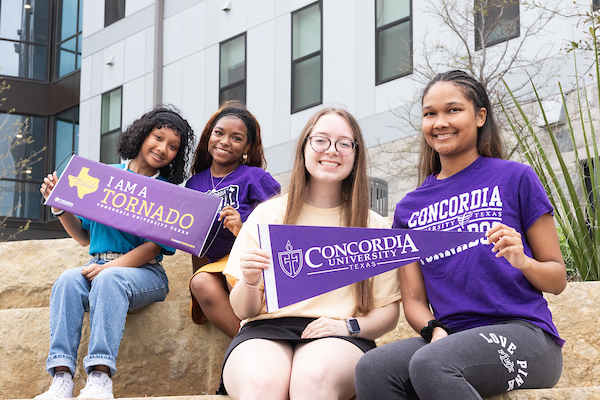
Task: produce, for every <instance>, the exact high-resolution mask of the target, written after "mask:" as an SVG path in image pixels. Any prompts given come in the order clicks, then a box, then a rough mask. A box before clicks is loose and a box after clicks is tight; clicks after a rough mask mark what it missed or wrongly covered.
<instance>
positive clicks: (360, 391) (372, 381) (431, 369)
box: [356, 321, 562, 400]
mask: <svg viewBox="0 0 600 400" xmlns="http://www.w3.org/2000/svg"><path fill="white" fill-rule="evenodd" d="M561 372H562V349H561V347H560V346H559V345H558V344H557V343H556V342H555V341H554V340H553V338H552V336H550V335H549V334H547V333H545V332H544V331H543V330H542V329H540V328H538V327H537V326H535V325H532V324H529V323H527V322H522V321H511V322H507V323H502V324H497V325H490V326H484V327H479V328H473V329H468V330H466V331H462V332H457V333H454V334H452V335H450V336H448V337H445V338H443V339H440V340H438V341H436V342H433V343H430V344H428V343H426V342H425V340H423V339H422V338H420V337H415V338H410V339H404V340H399V341H396V342H393V343H389V344H386V345H384V346H381V347H378V348H376V349H373V350H371V351H368V352H367V353H365V355H364V356H363V357H362V358H361V359H360V360H359V362H358V365H357V366H356V397H357V399H358V400H368V399H373V400H375V399H376V400H384V399H421V400H435V399H446V400H452V399H457V400H465V399H481V398H482V397H491V396H495V395H498V394H502V393H504V392H506V391H509V390H513V389H533V388H547V387H552V386H554V385H555V384H556V382H557V381H558V379H559V378H560V374H561Z"/></svg>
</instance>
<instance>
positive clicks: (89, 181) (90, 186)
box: [69, 167, 100, 199]
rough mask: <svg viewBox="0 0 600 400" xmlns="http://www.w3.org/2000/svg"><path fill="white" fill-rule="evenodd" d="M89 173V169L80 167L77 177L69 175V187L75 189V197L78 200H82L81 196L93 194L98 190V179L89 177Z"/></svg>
mask: <svg viewBox="0 0 600 400" xmlns="http://www.w3.org/2000/svg"><path fill="white" fill-rule="evenodd" d="M89 171H90V169H89V168H86V167H82V168H81V171H79V175H78V176H73V175H69V186H71V187H73V186H76V187H77V197H79V198H80V199H83V196H85V195H86V194H90V193H94V192H95V191H96V190H98V183H100V179H98V178H94V177H93V176H90V175H89V174H88V172H89Z"/></svg>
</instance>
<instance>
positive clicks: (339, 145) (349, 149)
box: [306, 136, 358, 156]
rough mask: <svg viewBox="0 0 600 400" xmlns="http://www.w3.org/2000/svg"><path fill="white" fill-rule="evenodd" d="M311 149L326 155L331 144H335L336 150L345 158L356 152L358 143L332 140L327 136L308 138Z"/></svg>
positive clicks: (348, 140) (347, 140) (346, 140)
mask: <svg viewBox="0 0 600 400" xmlns="http://www.w3.org/2000/svg"><path fill="white" fill-rule="evenodd" d="M306 139H307V140H308V141H309V143H310V147H312V149H313V150H314V151H316V152H317V153H325V152H326V151H327V150H329V148H330V147H331V143H334V148H335V150H336V151H337V152H338V153H340V154H341V155H343V156H349V155H350V154H352V153H353V152H354V149H355V148H356V146H358V143H356V142H355V141H354V140H350V139H340V140H331V139H329V138H326V137H325V136H309V137H307V138H306Z"/></svg>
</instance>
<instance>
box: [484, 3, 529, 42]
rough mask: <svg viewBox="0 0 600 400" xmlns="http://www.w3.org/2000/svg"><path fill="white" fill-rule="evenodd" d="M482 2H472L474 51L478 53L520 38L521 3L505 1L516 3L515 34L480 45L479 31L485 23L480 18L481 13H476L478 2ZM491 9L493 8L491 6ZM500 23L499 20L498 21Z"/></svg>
mask: <svg viewBox="0 0 600 400" xmlns="http://www.w3.org/2000/svg"><path fill="white" fill-rule="evenodd" d="M481 1H483V0H474V8H475V24H474V29H475V50H476V51H479V50H481V49H483V48H487V47H492V46H495V45H497V44H500V43H504V42H508V41H509V40H511V39H515V38H518V37H520V36H521V2H520V0H505V1H509V2H513V1H516V6H517V19H516V26H515V27H516V29H515V32H514V33H512V34H510V35H508V36H506V37H502V38H500V39H495V40H492V41H490V42H488V43H484V45H482V43H480V42H479V40H480V38H479V30H480V27H481V26H482V24H483V23H484V22H485V18H483V19H481V18H482V15H481V12H479V11H478V7H479V5H478V2H481ZM491 7H495V6H493V5H492V6H491ZM498 21H500V20H498ZM490 33H491V31H489V32H488V33H487V35H489V34H490Z"/></svg>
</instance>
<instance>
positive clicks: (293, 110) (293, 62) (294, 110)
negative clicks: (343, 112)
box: [290, 0, 323, 114]
mask: <svg viewBox="0 0 600 400" xmlns="http://www.w3.org/2000/svg"><path fill="white" fill-rule="evenodd" d="M314 6H319V9H320V15H319V16H320V25H321V26H320V30H321V35H320V38H321V43H320V46H319V50H318V51H314V52H312V53H310V54H307V55H304V56H302V57H299V58H297V59H295V60H294V15H295V14H297V13H299V12H302V11H304V10H307V9H309V8H311V7H314ZM290 17H291V35H290V43H291V46H290V59H291V71H290V75H291V80H290V81H291V90H290V109H291V114H295V113H297V112H300V111H304V110H307V109H309V108H312V107H315V106H318V105H320V104H323V0H318V1H315V2H314V3H311V4H309V5H307V6H304V7H302V8H299V9H297V10H295V11H293V12H291V13H290ZM317 56H319V57H320V60H319V61H320V62H319V69H320V71H319V72H320V74H319V75H320V80H319V100H318V101H316V102H314V103H311V104H307V105H304V106H301V107H297V108H294V88H295V79H294V67H295V66H296V65H297V64H300V63H302V62H303V61H306V60H309V59H311V58H314V57H317Z"/></svg>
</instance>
